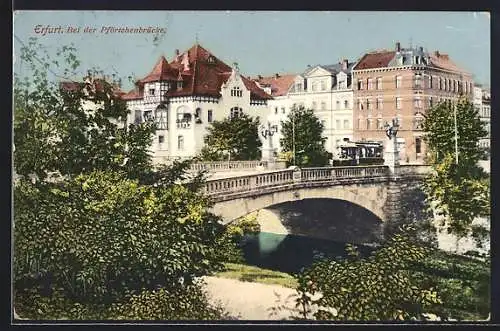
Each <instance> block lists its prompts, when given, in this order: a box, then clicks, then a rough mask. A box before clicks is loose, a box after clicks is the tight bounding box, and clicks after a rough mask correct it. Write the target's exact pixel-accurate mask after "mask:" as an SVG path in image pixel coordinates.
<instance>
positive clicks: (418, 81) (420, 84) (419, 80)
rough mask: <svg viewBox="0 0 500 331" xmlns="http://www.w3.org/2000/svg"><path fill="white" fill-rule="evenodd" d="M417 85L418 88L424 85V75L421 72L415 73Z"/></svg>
mask: <svg viewBox="0 0 500 331" xmlns="http://www.w3.org/2000/svg"><path fill="white" fill-rule="evenodd" d="M415 87H416V88H421V87H422V75H420V74H415Z"/></svg>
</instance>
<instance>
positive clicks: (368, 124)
mask: <svg viewBox="0 0 500 331" xmlns="http://www.w3.org/2000/svg"><path fill="white" fill-rule="evenodd" d="M371 124H372V120H371V118H367V119H366V129H367V130H371V126H372V125H371Z"/></svg>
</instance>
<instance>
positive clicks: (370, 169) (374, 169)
mask: <svg viewBox="0 0 500 331" xmlns="http://www.w3.org/2000/svg"><path fill="white" fill-rule="evenodd" d="M387 175H388V168H387V167H386V166H365V167H360V166H353V167H324V168H303V169H302V170H301V180H302V181H325V180H334V179H343V178H365V177H382V176H387Z"/></svg>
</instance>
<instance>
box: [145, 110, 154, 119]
mask: <svg viewBox="0 0 500 331" xmlns="http://www.w3.org/2000/svg"><path fill="white" fill-rule="evenodd" d="M144 120H145V121H152V120H153V112H152V111H151V110H146V111H145V112H144Z"/></svg>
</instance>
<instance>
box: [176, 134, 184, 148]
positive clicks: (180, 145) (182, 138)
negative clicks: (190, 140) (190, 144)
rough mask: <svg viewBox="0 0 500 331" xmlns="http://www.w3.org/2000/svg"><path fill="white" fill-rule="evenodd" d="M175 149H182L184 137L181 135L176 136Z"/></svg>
mask: <svg viewBox="0 0 500 331" xmlns="http://www.w3.org/2000/svg"><path fill="white" fill-rule="evenodd" d="M177 150H179V151H182V150H184V137H183V136H178V137H177Z"/></svg>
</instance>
